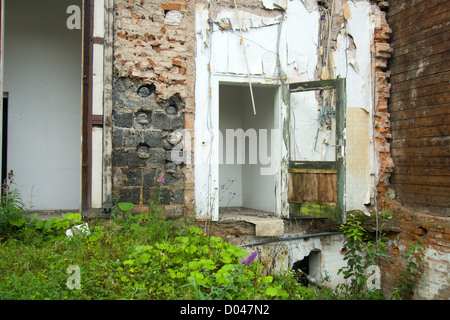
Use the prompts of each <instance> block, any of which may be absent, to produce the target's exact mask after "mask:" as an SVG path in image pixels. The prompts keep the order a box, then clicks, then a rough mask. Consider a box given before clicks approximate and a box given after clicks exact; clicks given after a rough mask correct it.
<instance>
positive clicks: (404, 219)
mask: <svg viewBox="0 0 450 320" xmlns="http://www.w3.org/2000/svg"><path fill="white" fill-rule="evenodd" d="M386 209H387V210H391V211H392V212H394V217H393V219H395V221H397V222H398V223H397V224H398V225H399V230H398V232H395V233H390V235H389V241H388V247H387V253H388V254H389V256H390V258H389V259H387V260H381V264H380V266H381V270H382V272H381V281H382V288H383V290H384V291H385V293H386V294H387V295H390V294H391V293H392V292H393V290H394V288H395V287H396V286H397V285H398V283H396V281H395V280H396V279H399V277H400V272H401V271H402V270H405V268H406V263H407V262H406V261H405V260H404V259H403V257H405V255H406V251H407V249H408V245H409V244H414V243H421V244H422V245H423V251H424V256H422V262H419V261H416V263H417V265H418V266H419V270H418V273H419V278H418V280H417V282H416V287H415V290H414V294H413V295H412V296H411V297H410V298H412V299H427V300H428V299H432V300H442V299H444V300H448V299H449V298H450V280H449V278H448V274H449V272H450V221H449V219H448V218H444V217H433V216H431V215H428V214H424V213H420V212H415V211H412V210H408V209H406V208H404V207H403V206H401V205H400V204H399V203H398V202H396V201H393V202H390V203H389V205H388V206H387V207H386Z"/></svg>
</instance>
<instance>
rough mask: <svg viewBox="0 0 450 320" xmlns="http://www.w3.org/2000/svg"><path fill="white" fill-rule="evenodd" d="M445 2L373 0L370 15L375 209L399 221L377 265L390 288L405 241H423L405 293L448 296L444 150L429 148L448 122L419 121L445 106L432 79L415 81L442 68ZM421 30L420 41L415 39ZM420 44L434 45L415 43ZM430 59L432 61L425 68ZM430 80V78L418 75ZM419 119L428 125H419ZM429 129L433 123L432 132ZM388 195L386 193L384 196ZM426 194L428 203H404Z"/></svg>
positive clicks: (401, 265)
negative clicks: (410, 290)
mask: <svg viewBox="0 0 450 320" xmlns="http://www.w3.org/2000/svg"><path fill="white" fill-rule="evenodd" d="M449 3H450V2H449V1H413V2H412V3H409V1H404V0H391V1H389V2H387V1H378V3H377V4H378V6H379V9H382V10H383V11H380V10H379V9H378V8H376V7H375V6H373V9H374V11H373V14H374V16H375V17H376V18H378V20H377V21H376V23H377V24H376V26H377V27H376V32H375V39H374V50H375V70H374V74H375V81H376V94H375V99H376V100H375V101H376V113H375V131H376V133H375V139H376V150H377V159H378V163H379V182H378V192H379V193H378V194H379V199H380V201H379V209H380V210H384V211H392V212H393V213H394V216H393V218H392V221H393V223H394V224H395V225H397V226H398V229H397V230H391V231H392V232H390V233H389V241H388V250H387V251H388V252H387V253H388V254H389V255H390V258H389V259H387V260H382V261H381V264H380V266H381V269H382V272H381V277H382V279H381V280H382V288H383V290H384V291H385V292H386V294H388V295H389V294H390V293H392V291H393V290H394V288H395V287H396V285H397V283H396V282H395V280H396V279H398V278H399V277H400V272H401V271H402V270H405V267H406V261H405V260H404V259H403V257H404V256H405V255H406V251H407V249H408V245H409V244H413V243H417V242H418V243H421V244H422V245H423V247H424V256H423V257H422V259H423V260H422V262H420V263H419V261H417V263H418V265H419V270H418V272H419V278H418V280H417V283H416V287H415V290H414V294H413V295H412V296H411V297H410V298H411V299H445V300H447V299H449V298H450V281H449V280H448V274H449V272H450V219H449V218H448V217H445V213H444V214H442V213H443V212H445V209H444V210H442V208H443V207H445V204H446V203H447V204H448V192H445V191H444V190H447V189H446V187H445V186H444V184H443V183H442V182H440V181H444V180H443V179H441V180H440V179H439V176H441V175H444V176H445V175H446V169H447V168H446V164H445V161H444V160H443V159H444V157H443V155H444V153H443V152H440V151H443V150H444V149H443V148H439V147H438V148H434V146H435V145H436V146H438V145H439V146H440V145H441V144H442V143H443V142H444V143H445V141H447V140H446V138H444V137H440V135H442V134H443V133H444V131H445V130H446V128H445V126H442V125H441V124H442V123H446V122H445V117H441V118H440V119H441V120H442V121H443V122H439V121H436V119H433V120H432V119H430V120H427V121H428V122H426V121H423V120H424V119H426V117H428V116H430V115H435V114H436V112H435V110H439V112H438V114H440V115H445V114H446V113H448V111H445V106H444V107H443V106H442V102H443V99H445V98H443V97H442V95H441V94H440V91H439V90H435V89H434V87H433V88H432V86H429V87H426V85H427V83H426V82H422V81H417V80H419V79H421V78H422V77H423V73H424V72H425V73H426V74H427V75H430V74H433V73H440V72H444V73H445V67H444V69H439V68H434V67H433V64H434V63H438V62H439V61H440V59H442V57H443V56H442V55H441V51H442V50H443V49H444V47H442V48H441V47H440V46H439V44H440V43H441V40H440V37H441V36H442V34H441V35H439V33H440V32H444V31H443V30H444V29H445V27H446V26H447V27H448V25H449V23H448V22H444V21H445V19H444V16H445V14H443V13H442V12H444V11H445V10H442V8H443V7H445V6H447V8H448V4H449ZM386 12H387V14H386ZM386 16H387V17H388V22H389V25H388V23H387V20H386ZM427 17H428V18H427ZM420 26H422V27H420ZM436 34H437V35H436ZM433 35H434V37H431V36H433ZM421 37H424V38H423V39H425V40H421ZM424 41H425V42H424ZM419 43H423V44H424V45H428V44H430V43H437V44H433V45H430V46H429V47H428V48H427V49H423V50H421V49H420V47H418V46H420V45H419ZM436 48H438V49H436ZM435 51H436V52H435ZM421 59H422V60H421ZM431 59H434V60H431ZM421 61H422V62H421ZM423 61H426V62H423ZM429 61H433V62H429ZM428 64H430V65H432V68H429V69H427V68H426V67H427V65H428ZM441 67H442V65H441ZM441 75H442V73H441ZM441 78H442V77H440V76H437V77H436V78H434V80H432V81H430V82H429V83H433V81H435V82H436V83H437V84H438V85H437V86H435V87H436V88H441V87H442V88H445V87H448V83H446V84H445V83H443V82H440V81H442V79H441ZM430 79H432V77H426V79H424V80H426V81H428V80H430ZM422 86H425V87H422ZM417 87H422V88H417ZM439 101H440V102H439ZM435 104H436V105H437V107H435ZM430 118H431V117H430ZM425 122H426V123H428V124H426V125H423V123H425ZM416 123H417V125H416ZM419 126H420V127H421V128H419ZM434 128H436V129H435V130H434V131H433V129H434ZM433 132H434V133H433ZM439 143H441V144H439ZM447 144H448V143H447ZM430 147H433V148H430ZM438 151H439V152H440V153H439V152H438ZM433 153H434V154H433ZM439 157H440V158H439ZM392 159H393V161H394V163H395V166H394V165H393V162H392ZM387 187H390V188H391V190H392V189H393V190H394V191H395V194H396V195H399V194H400V196H402V197H400V200H401V202H400V201H397V200H390V199H389V198H392V196H393V195H394V193H392V192H391V193H386V192H385V191H386V190H387V189H386V188H387ZM441 194H442V196H441ZM386 195H389V197H385V196H386ZM445 199H446V200H445ZM427 201H428V202H429V203H428V205H429V208H430V209H424V208H425V207H416V208H415V209H412V208H406V207H404V206H403V205H404V204H408V203H412V204H414V203H422V204H423V203H425V202H427ZM431 208H434V209H431ZM447 210H448V206H447ZM430 213H431V214H434V215H443V217H437V216H433V215H430Z"/></svg>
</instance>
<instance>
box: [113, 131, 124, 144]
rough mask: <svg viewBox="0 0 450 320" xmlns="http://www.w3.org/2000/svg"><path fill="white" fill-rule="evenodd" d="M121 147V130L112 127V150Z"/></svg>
mask: <svg viewBox="0 0 450 320" xmlns="http://www.w3.org/2000/svg"><path fill="white" fill-rule="evenodd" d="M121 147H123V130H122V129H119V128H116V127H113V148H121Z"/></svg>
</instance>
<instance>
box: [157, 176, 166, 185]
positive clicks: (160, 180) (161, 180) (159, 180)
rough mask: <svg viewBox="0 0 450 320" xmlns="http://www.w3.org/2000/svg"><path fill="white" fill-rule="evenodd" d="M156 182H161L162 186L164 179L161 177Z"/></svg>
mask: <svg viewBox="0 0 450 320" xmlns="http://www.w3.org/2000/svg"><path fill="white" fill-rule="evenodd" d="M158 182H161V183H162V184H164V183H165V182H166V179H164V177H161V178H159V179H158Z"/></svg>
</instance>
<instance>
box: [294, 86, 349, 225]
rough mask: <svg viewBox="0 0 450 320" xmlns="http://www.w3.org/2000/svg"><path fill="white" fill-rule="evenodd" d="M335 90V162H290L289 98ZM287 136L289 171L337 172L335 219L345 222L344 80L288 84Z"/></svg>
mask: <svg viewBox="0 0 450 320" xmlns="http://www.w3.org/2000/svg"><path fill="white" fill-rule="evenodd" d="M330 89H335V90H336V135H335V146H336V148H337V149H336V152H335V161H292V160H291V143H290V142H291V141H290V139H291V128H292V127H291V96H292V94H293V93H296V92H306V91H314V90H330ZM288 101H289V112H288V117H289V120H288V121H289V134H288V139H289V141H288V143H287V145H288V149H289V151H288V153H289V169H295V168H305V167H315V168H317V166H319V167H320V169H330V170H336V172H337V217H336V220H337V221H338V222H339V223H345V221H346V199H345V198H346V196H345V195H346V185H345V175H346V173H345V172H346V168H345V141H346V132H345V128H346V123H345V112H346V101H347V98H346V79H345V78H339V79H331V80H319V81H308V82H296V83H290V84H289V97H288Z"/></svg>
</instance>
